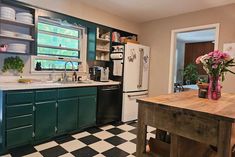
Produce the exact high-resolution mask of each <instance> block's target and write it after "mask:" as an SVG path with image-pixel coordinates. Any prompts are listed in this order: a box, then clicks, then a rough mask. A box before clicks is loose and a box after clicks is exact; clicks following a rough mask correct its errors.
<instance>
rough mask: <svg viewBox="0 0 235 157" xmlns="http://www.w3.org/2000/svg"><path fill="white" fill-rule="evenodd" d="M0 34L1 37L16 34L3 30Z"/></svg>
mask: <svg viewBox="0 0 235 157" xmlns="http://www.w3.org/2000/svg"><path fill="white" fill-rule="evenodd" d="M0 34H2V35H6V36H12V37H13V36H15V35H16V33H15V32H11V31H7V30H3V29H1V30H0Z"/></svg>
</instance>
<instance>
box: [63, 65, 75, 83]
mask: <svg viewBox="0 0 235 157" xmlns="http://www.w3.org/2000/svg"><path fill="white" fill-rule="evenodd" d="M68 63H71V65H72V69H73V71H74V65H73V62H72V61H67V62H65V64H64V76H63V81H64V82H68V76H67V64H68Z"/></svg>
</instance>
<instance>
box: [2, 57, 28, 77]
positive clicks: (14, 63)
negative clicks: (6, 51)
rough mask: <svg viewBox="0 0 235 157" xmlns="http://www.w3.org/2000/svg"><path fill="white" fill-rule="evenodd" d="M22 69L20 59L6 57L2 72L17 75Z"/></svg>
mask: <svg viewBox="0 0 235 157" xmlns="http://www.w3.org/2000/svg"><path fill="white" fill-rule="evenodd" d="M23 68H24V62H23V60H22V59H21V58H20V57H18V56H16V57H8V58H5V59H4V64H3V68H2V72H6V71H13V73H14V74H15V75H16V74H17V73H23Z"/></svg>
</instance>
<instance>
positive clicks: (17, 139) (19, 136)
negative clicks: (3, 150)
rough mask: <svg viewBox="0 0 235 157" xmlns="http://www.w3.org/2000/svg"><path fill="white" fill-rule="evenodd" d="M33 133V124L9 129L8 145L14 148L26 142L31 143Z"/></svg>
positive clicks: (7, 134)
mask: <svg viewBox="0 0 235 157" xmlns="http://www.w3.org/2000/svg"><path fill="white" fill-rule="evenodd" d="M32 133H33V126H32V125H30V126H25V127H20V128H15V129H10V130H7V132H6V136H7V137H6V138H7V139H6V140H7V147H8V148H12V147H16V146H20V145H24V144H29V143H30V142H31V141H32V140H33V138H32Z"/></svg>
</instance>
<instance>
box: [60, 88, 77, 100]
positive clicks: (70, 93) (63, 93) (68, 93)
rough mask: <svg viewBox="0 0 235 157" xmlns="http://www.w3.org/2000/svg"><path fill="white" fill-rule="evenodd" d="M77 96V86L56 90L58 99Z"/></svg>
mask: <svg viewBox="0 0 235 157" xmlns="http://www.w3.org/2000/svg"><path fill="white" fill-rule="evenodd" d="M77 96H78V88H66V89H59V92H58V98H59V99H65V98H73V97H77Z"/></svg>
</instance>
